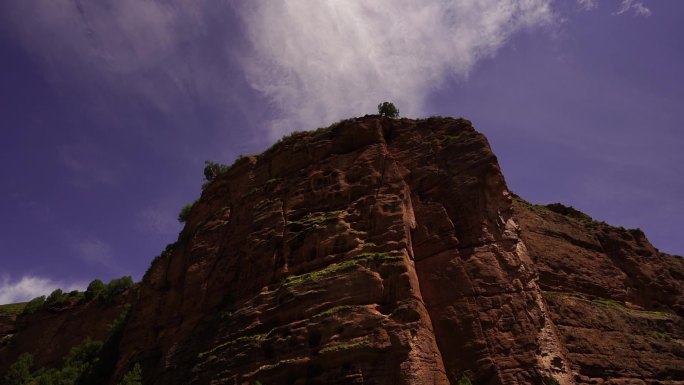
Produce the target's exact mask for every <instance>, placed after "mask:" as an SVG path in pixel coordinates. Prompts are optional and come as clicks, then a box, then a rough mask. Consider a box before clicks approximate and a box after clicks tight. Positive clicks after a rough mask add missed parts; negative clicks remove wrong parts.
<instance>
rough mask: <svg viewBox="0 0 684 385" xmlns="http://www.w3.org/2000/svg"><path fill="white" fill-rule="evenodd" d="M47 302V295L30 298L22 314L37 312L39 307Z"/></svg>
mask: <svg viewBox="0 0 684 385" xmlns="http://www.w3.org/2000/svg"><path fill="white" fill-rule="evenodd" d="M44 303H45V296H44V295H41V296H40V297H36V298H34V299H32V300H30V301H29V302H28V303H27V304H26V307H24V310H23V311H22V312H21V314H24V315H26V314H33V313H35V312H36V311H37V310H38V309H40V308H41V307H43V304H44Z"/></svg>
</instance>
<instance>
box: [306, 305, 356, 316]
mask: <svg viewBox="0 0 684 385" xmlns="http://www.w3.org/2000/svg"><path fill="white" fill-rule="evenodd" d="M352 307H353V306H350V305H341V306H335V307H331V308H330V309H328V310H324V311H322V312H320V313H318V314H316V315H315V316H313V317H311V318H317V317H327V316H329V315H333V314H335V313H339V312H341V311H343V310H347V309H351V308H352Z"/></svg>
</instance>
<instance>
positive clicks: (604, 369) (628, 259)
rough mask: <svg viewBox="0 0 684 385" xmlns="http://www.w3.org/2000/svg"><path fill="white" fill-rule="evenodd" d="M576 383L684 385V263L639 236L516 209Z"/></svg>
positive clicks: (577, 218)
mask: <svg viewBox="0 0 684 385" xmlns="http://www.w3.org/2000/svg"><path fill="white" fill-rule="evenodd" d="M514 208H515V216H516V218H517V219H518V222H519V223H520V226H521V237H522V239H523V241H524V243H525V245H526V246H527V248H528V250H529V254H530V256H531V258H532V260H533V261H534V265H535V266H536V268H537V270H538V271H539V276H540V287H541V288H542V289H543V290H544V298H545V300H546V303H547V304H548V307H549V309H550V311H551V314H552V318H553V321H554V324H555V325H556V327H557V330H558V331H559V336H560V338H561V340H562V341H563V345H564V346H565V349H566V351H567V352H568V353H567V356H566V357H567V358H568V359H569V362H570V365H571V367H572V371H573V373H574V375H575V377H576V381H577V382H578V383H590V384H598V383H604V382H606V383H616V384H617V383H620V384H625V383H630V384H647V383H658V384H661V383H663V384H664V383H672V384H674V383H677V384H682V383H684V322H683V320H682V316H684V311H683V309H684V259H682V258H680V257H674V256H671V255H667V254H663V253H660V252H659V251H658V250H657V249H656V248H654V247H653V246H652V245H651V244H650V243H649V242H648V240H647V239H646V237H645V236H644V233H643V232H642V231H641V230H639V229H634V230H627V229H623V228H617V227H612V226H609V225H607V224H605V223H603V222H597V221H594V220H593V219H592V218H591V217H589V216H587V215H586V214H583V213H580V212H578V211H576V210H574V209H572V208H570V207H565V206H563V205H561V204H552V205H548V206H540V205H531V204H529V203H527V202H524V201H522V200H521V199H516V201H515V203H514Z"/></svg>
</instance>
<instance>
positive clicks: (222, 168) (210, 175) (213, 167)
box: [204, 160, 230, 182]
mask: <svg viewBox="0 0 684 385" xmlns="http://www.w3.org/2000/svg"><path fill="white" fill-rule="evenodd" d="M229 168H230V166H228V165H226V164H221V163H216V162H211V161H208V160H207V161H205V162H204V179H206V180H207V182H211V181H213V180H214V179H216V178H217V177H218V176H219V175H221V174H223V173H225V172H226V171H228V169H229Z"/></svg>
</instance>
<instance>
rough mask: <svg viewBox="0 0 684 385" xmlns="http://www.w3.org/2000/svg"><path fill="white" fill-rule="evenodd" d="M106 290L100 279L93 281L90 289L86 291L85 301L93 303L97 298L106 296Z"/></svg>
mask: <svg viewBox="0 0 684 385" xmlns="http://www.w3.org/2000/svg"><path fill="white" fill-rule="evenodd" d="M105 290H106V287H105V284H104V283H102V281H100V280H99V279H96V280H93V281H92V282H90V284H89V285H88V288H87V289H86V291H85V299H86V301H92V300H94V299H95V298H97V297H99V296H102V295H104V292H105Z"/></svg>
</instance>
